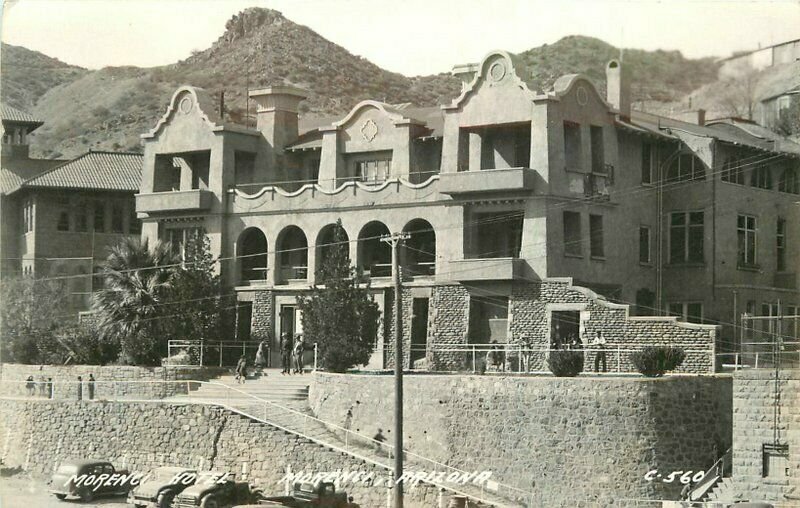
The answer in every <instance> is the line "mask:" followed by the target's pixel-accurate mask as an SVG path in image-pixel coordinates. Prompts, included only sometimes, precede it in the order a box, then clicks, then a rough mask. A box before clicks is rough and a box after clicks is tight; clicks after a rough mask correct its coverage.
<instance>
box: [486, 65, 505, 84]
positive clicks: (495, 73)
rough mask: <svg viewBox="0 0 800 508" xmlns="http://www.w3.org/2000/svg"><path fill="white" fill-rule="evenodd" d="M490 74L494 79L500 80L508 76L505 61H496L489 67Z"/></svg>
mask: <svg viewBox="0 0 800 508" xmlns="http://www.w3.org/2000/svg"><path fill="white" fill-rule="evenodd" d="M489 76H490V77H491V78H492V81H500V80H501V79H503V78H504V77H505V76H506V66H505V64H504V63H503V62H495V63H493V64H492V66H491V67H489Z"/></svg>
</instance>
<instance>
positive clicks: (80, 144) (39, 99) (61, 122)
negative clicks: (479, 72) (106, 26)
mask: <svg viewBox="0 0 800 508" xmlns="http://www.w3.org/2000/svg"><path fill="white" fill-rule="evenodd" d="M7 53H8V54H10V55H11V56H12V57H13V58H12V60H13V59H15V60H23V61H25V62H26V64H25V65H26V68H27V69H28V71H26V72H25V73H20V72H17V71H14V67H9V68H8V69H7V68H6V65H7V62H8V61H9V60H6V54H7ZM31 54H32V55H31ZM481 56H482V55H476V57H475V60H478V59H479V58H480V57H481ZM521 56H522V57H523V58H524V60H525V61H526V62H527V64H528V65H529V67H530V71H531V73H532V76H533V79H534V83H535V84H536V85H537V86H538V87H539V88H540V89H543V90H545V89H549V88H550V87H551V86H552V83H553V82H554V81H555V79H556V78H557V77H558V76H560V75H563V74H567V73H572V72H582V73H585V74H587V75H588V76H589V77H590V78H592V79H593V80H594V81H595V82H596V83H597V84H598V86H599V87H600V88H601V89H602V88H603V84H604V80H605V78H604V68H605V63H606V62H607V60H608V59H610V58H611V57H618V56H619V50H618V49H617V48H614V47H613V46H611V45H609V44H607V43H605V42H603V41H600V40H598V39H593V38H589V37H580V36H571V37H566V38H564V39H561V40H560V41H558V42H556V43H554V44H550V45H544V46H541V47H537V48H533V49H531V50H529V51H526V52H524V53H522V55H521ZM624 59H625V62H626V64H628V65H630V66H631V70H632V75H633V76H634V81H635V83H636V85H635V86H634V94H635V96H636V98H640V99H656V100H675V99H677V98H680V97H682V96H684V95H685V94H687V93H689V92H690V91H692V90H695V89H696V88H698V87H700V86H702V85H703V84H706V83H709V82H711V81H713V80H714V79H715V78H716V71H717V68H716V65H715V64H714V63H713V61H712V60H711V59H703V60H690V59H686V58H683V56H682V55H681V54H680V53H679V52H665V51H655V52H647V51H642V50H625V51H624ZM56 62H57V63H58V64H61V62H58V61H57V60H53V59H49V58H48V57H45V56H44V55H41V54H38V53H35V52H30V51H28V50H24V48H16V47H13V46H5V45H4V47H3V61H2V65H3V67H2V72H3V86H4V88H3V97H4V99H5V97H6V86H10V87H11V90H15V91H14V93H13V95H9V97H12V96H13V97H14V101H16V102H11V103H12V104H13V105H17V106H18V107H22V108H23V109H26V110H28V111H30V112H31V113H33V114H35V115H37V116H39V117H41V118H43V119H44V120H46V121H47V123H46V124H45V125H44V126H43V127H41V128H39V129H38V130H37V131H36V138H35V141H34V143H35V145H34V152H36V153H37V154H38V155H41V156H50V157H56V156H75V155H77V154H79V153H82V152H84V151H86V150H88V149H89V148H94V149H108V150H137V149H139V134H141V133H143V132H146V131H147V130H149V129H150V128H152V126H153V125H154V124H155V122H156V120H157V118H158V117H159V115H160V114H161V113H162V112H163V110H164V107H165V106H166V104H167V101H168V100H169V97H170V95H171V93H172V92H173V91H174V89H175V88H176V87H177V86H180V85H182V84H191V85H195V86H200V87H203V88H206V89H207V90H209V91H210V92H212V93H215V94H218V93H219V92H220V91H223V90H224V92H225V104H226V111H227V113H228V115H229V116H230V117H231V119H232V120H234V121H236V120H238V121H243V119H244V117H245V105H246V90H247V89H248V87H249V88H257V87H261V86H266V85H276V84H293V85H296V86H300V87H303V88H305V89H307V90H309V92H310V96H309V99H308V100H307V101H305V102H304V103H303V104H302V108H303V112H304V113H307V114H325V115H327V114H341V113H344V112H346V111H347V110H348V109H349V108H351V107H352V106H353V105H354V104H356V103H357V102H358V101H360V100H362V99H365V98H372V99H379V100H384V101H387V102H391V103H400V102H413V103H415V104H418V105H434V104H442V103H444V102H446V101H448V100H450V99H451V98H453V97H455V96H456V95H457V93H458V91H459V89H460V86H459V82H458V80H457V79H456V78H454V77H452V76H451V75H450V74H448V73H442V74H437V75H432V76H417V77H407V76H403V75H401V74H398V73H393V72H389V71H386V70H384V69H381V68H380V67H378V66H376V65H375V64H373V63H371V62H369V61H368V60H366V59H364V58H362V57H359V56H356V55H353V54H352V53H350V52H348V51H347V50H346V49H344V48H342V47H341V46H339V45H337V44H334V43H332V42H330V41H328V40H326V39H325V38H323V37H321V36H320V35H319V34H317V33H316V32H314V31H313V30H311V29H310V28H308V27H305V26H301V25H298V24H296V23H293V22H292V21H290V20H288V19H286V18H285V17H284V16H283V15H282V14H281V13H279V12H277V11H273V10H268V9H260V8H252V9H247V10H245V11H243V12H241V13H239V14H237V15H236V16H233V17H232V18H231V19H230V20H229V21H228V23H227V26H226V30H225V32H224V33H223V34H222V36H221V37H220V38H219V39H218V40H217V41H216V42H215V43H214V44H213V45H212V46H211V47H210V48H208V49H206V50H204V51H199V52H196V53H195V54H193V55H192V56H191V57H189V58H187V59H185V60H182V61H180V62H178V63H176V64H172V65H166V66H161V67H153V68H146V69H140V68H135V67H113V68H105V69H101V70H98V71H86V70H84V69H80V68H75V67H69V66H66V67H64V68H62V67H59V66H55V65H56V64H55V63H56ZM456 63H463V62H453V64H456ZM64 65H65V64H61V66H64ZM54 66H55V67H54ZM443 70H445V69H443ZM28 89H30V90H31V91H30V93H24V92H26V91H27V90H28ZM45 91H46V92H45ZM21 97H26V98H27V99H26V100H27V101H28V102H24V101H23V100H22V99H21ZM9 101H11V99H9ZM251 108H252V104H251Z"/></svg>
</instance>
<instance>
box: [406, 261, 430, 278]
mask: <svg viewBox="0 0 800 508" xmlns="http://www.w3.org/2000/svg"><path fill="white" fill-rule="evenodd" d="M404 268H405V272H406V275H409V276H411V277H426V276H431V275H434V274H436V262H435V261H421V262H419V263H411V264H409V265H406V266H405V267H404Z"/></svg>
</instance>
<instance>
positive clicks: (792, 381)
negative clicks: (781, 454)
mask: <svg viewBox="0 0 800 508" xmlns="http://www.w3.org/2000/svg"><path fill="white" fill-rule="evenodd" d="M778 387H779V390H780V398H779V401H780V403H779V411H778V412H777V417H778V418H777V429H778V433H777V437H778V442H779V443H781V444H787V445H789V457H788V464H787V467H788V476H783V472H782V471H781V472H779V474H778V475H774V473H775V472H773V473H772V474H770V476H769V477H766V478H765V477H764V468H763V466H764V460H763V459H764V457H763V446H764V445H765V444H772V443H774V439H775V433H774V430H775V425H774V424H775V421H776V420H775V415H776V413H775V404H774V401H775V371H774V370H772V369H754V370H742V371H739V372H736V373H735V374H734V378H733V478H732V480H733V482H732V492H728V493H726V494H727V497H733V496H738V497H739V499H748V500H763V501H772V502H779V503H782V504H783V503H785V505H786V506H797V505H800V396H798V393H800V370H797V369H794V370H783V371H782V372H781V373H780V377H779V382H778Z"/></svg>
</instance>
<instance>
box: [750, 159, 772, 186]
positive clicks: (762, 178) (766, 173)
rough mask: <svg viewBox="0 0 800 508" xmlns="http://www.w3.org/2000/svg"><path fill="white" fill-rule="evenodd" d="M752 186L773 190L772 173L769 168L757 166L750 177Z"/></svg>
mask: <svg viewBox="0 0 800 508" xmlns="http://www.w3.org/2000/svg"><path fill="white" fill-rule="evenodd" d="M750 185H751V186H752V187H758V188H759V189H771V188H772V172H771V171H770V169H769V166H763V165H762V166H757V167H756V168H754V169H753V173H752V174H751V175H750Z"/></svg>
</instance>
